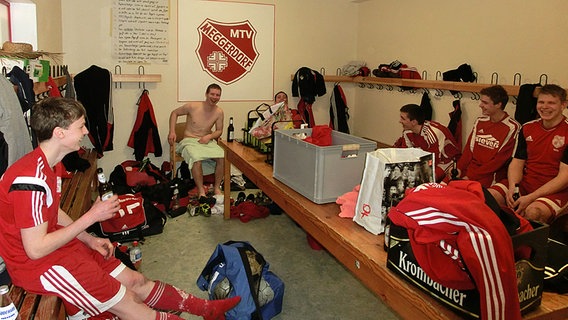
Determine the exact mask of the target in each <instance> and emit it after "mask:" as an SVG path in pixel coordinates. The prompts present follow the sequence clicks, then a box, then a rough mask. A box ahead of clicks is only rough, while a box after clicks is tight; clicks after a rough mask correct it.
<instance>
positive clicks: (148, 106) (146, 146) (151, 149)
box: [128, 90, 162, 161]
mask: <svg viewBox="0 0 568 320" xmlns="http://www.w3.org/2000/svg"><path fill="white" fill-rule="evenodd" d="M128 146H129V147H131V148H134V158H135V159H136V160H137V161H141V160H142V159H144V157H145V156H146V155H148V153H154V155H155V156H156V157H161V156H162V143H161V140H160V134H159V132H158V125H157V123H156V116H155V115H154V107H153V106H152V101H150V97H149V96H148V90H144V91H143V92H142V95H141V96H140V99H139V100H138V113H137V115H136V122H135V123H134V128H133V129H132V133H131V134H130V138H129V139H128Z"/></svg>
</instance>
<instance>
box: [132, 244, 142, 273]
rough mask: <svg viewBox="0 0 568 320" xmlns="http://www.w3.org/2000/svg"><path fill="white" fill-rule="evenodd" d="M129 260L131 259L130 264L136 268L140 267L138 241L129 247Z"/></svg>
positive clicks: (140, 256)
mask: <svg viewBox="0 0 568 320" xmlns="http://www.w3.org/2000/svg"><path fill="white" fill-rule="evenodd" d="M130 261H132V264H134V266H135V267H136V269H137V270H139V269H140V265H141V264H142V249H141V248H140V246H139V244H138V241H134V242H133V243H132V248H130Z"/></svg>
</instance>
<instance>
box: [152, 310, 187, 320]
mask: <svg viewBox="0 0 568 320" xmlns="http://www.w3.org/2000/svg"><path fill="white" fill-rule="evenodd" d="M156 320H183V318H182V317H180V316H178V315H177V314H173V313H167V312H163V311H156Z"/></svg>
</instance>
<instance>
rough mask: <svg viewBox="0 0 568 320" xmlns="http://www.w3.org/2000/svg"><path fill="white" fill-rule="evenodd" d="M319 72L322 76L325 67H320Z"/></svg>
mask: <svg viewBox="0 0 568 320" xmlns="http://www.w3.org/2000/svg"><path fill="white" fill-rule="evenodd" d="M320 73H321V75H322V76H325V68H324V67H321V68H320Z"/></svg>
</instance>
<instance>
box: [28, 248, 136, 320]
mask: <svg viewBox="0 0 568 320" xmlns="http://www.w3.org/2000/svg"><path fill="white" fill-rule="evenodd" d="M64 248H65V250H58V253H59V252H65V253H67V255H65V256H64V257H61V256H60V259H59V261H56V262H55V263H53V264H52V265H51V266H50V267H49V268H48V269H47V270H44V271H43V272H42V273H41V274H40V275H39V277H38V278H39V282H40V284H41V286H42V289H43V291H44V292H45V293H50V294H54V295H57V296H59V297H61V299H62V300H63V302H64V305H65V309H66V311H67V314H68V315H69V318H68V319H72V320H74V319H85V318H88V317H90V316H95V315H98V314H101V313H103V312H105V311H106V310H108V309H110V308H112V307H113V306H114V305H115V304H117V303H118V302H119V301H120V300H121V299H122V298H123V297H124V295H125V293H126V287H124V286H123V285H122V284H121V283H120V282H119V281H118V280H116V277H117V276H118V275H119V274H120V273H121V272H122V271H123V270H124V269H125V268H126V266H125V265H124V264H123V263H122V262H121V261H120V260H118V259H116V258H115V257H111V258H109V259H105V258H104V257H103V256H102V255H101V254H100V253H98V252H96V251H94V250H91V249H90V248H88V247H87V246H85V245H84V244H83V243H82V242H80V241H78V240H75V241H72V242H71V243H70V246H65V247H64ZM68 250H73V251H68Z"/></svg>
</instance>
